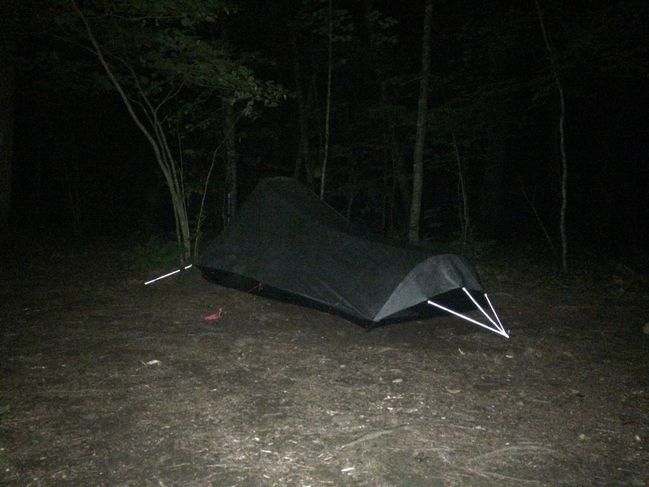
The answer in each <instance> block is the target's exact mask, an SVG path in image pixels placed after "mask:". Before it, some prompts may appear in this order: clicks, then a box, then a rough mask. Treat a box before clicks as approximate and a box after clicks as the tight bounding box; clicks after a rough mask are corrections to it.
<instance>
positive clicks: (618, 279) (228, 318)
mask: <svg viewBox="0 0 649 487" xmlns="http://www.w3.org/2000/svg"><path fill="white" fill-rule="evenodd" d="M0 266H2V267H0V270H1V272H0V275H1V277H2V279H1V282H0V332H1V334H2V335H1V340H0V484H2V485H17V486H18V485H20V486H30V485H34V486H39V485H110V486H112V485H128V486H154V485H155V486H172V485H179V486H204V485H214V486H313V487H315V486H323V485H336V486H338V485H343V486H344V485H350V486H355V485H357V486H364V485H369V486H465V485H469V486H480V485H499V486H508V485H511V486H521V485H531V486H543V485H547V486H591V485H601V486H637V487H640V486H646V485H649V484H648V483H647V481H648V479H649V443H648V441H647V440H648V438H649V419H648V418H649V353H648V352H649V335H646V334H645V333H643V325H644V324H645V323H646V322H649V309H648V307H647V299H646V296H644V295H643V294H642V292H640V293H638V292H637V290H639V289H645V290H646V288H642V285H643V284H642V283H638V282H631V281H630V279H632V278H631V277H628V276H624V275H616V274H615V273H611V274H610V275H609V276H608V277H607V278H606V279H603V280H601V279H600V280H596V282H597V284H593V282H595V280H588V279H584V280H583V281H582V280H579V279H573V282H571V283H569V285H566V284H565V283H562V282H561V281H559V280H557V279H553V278H552V277H551V276H548V275H547V273H546V272H544V271H543V270H542V269H540V268H538V267H535V266H532V265H529V264H526V263H524V262H518V263H516V264H508V265H502V264H501V265H491V266H490V265H487V264H484V263H483V264H482V265H479V266H478V268H479V270H480V272H481V275H482V277H483V280H484V281H485V285H486V287H487V289H488V290H489V291H490V297H491V298H492V301H493V303H494V305H495V307H496V308H497V309H498V311H499V313H500V315H501V318H502V320H503V322H504V323H505V324H506V327H507V328H509V329H511V333H512V337H511V339H510V340H506V339H504V338H502V337H499V336H497V335H495V334H493V333H489V332H487V331H484V330H482V329H480V328H478V327H475V326H473V325H471V324H468V323H465V322H462V321H460V320H458V319H456V318H454V317H446V316H445V317H440V318H436V319H432V320H425V321H418V322H409V323H401V324H395V325H389V326H385V327H381V328H378V329H375V330H372V331H369V332H368V331H366V330H365V329H363V328H362V327H359V326H357V325H355V324H352V323H350V322H349V321H346V320H345V319H343V318H341V317H338V316H334V315H330V314H327V313H323V312H320V311H315V310H312V309H308V308H303V307H299V306H296V305H291V304H287V303H283V302H278V301H271V300H268V299H265V298H262V297H260V296H253V295H250V294H246V293H243V292H239V291H235V290H232V289H227V288H223V287H219V286H216V285H214V284H211V283H209V282H207V281H205V280H203V279H202V278H201V276H200V274H199V273H198V272H192V271H190V272H187V273H185V274H183V275H180V276H176V277H173V278H170V279H167V280H165V281H162V282H159V283H156V284H155V285H152V286H148V287H145V286H143V285H142V282H143V280H144V278H146V277H147V276H146V275H144V274H143V271H142V270H141V269H140V268H134V267H133V266H132V264H130V263H129V259H128V258H127V256H125V255H123V254H121V253H120V252H119V250H117V249H116V248H111V247H107V248H104V249H102V248H95V249H87V250H85V251H84V252H74V253H67V254H66V253H60V252H58V253H56V252H55V253H40V254H36V255H33V256H31V257H24V256H22V257H21V256H20V253H18V252H15V253H13V254H12V253H11V252H7V253H6V255H5V256H3V257H0ZM632 290H636V294H631V293H632ZM643 292H644V291H643ZM219 313H220V317H218V316H219ZM210 315H212V317H213V318H217V317H218V319H213V320H206V319H205V317H209V316H210ZM214 315H216V316H214Z"/></svg>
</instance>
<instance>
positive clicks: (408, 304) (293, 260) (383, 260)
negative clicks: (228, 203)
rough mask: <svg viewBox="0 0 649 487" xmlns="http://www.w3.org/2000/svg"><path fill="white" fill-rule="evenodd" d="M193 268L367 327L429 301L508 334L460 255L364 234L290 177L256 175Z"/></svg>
mask: <svg viewBox="0 0 649 487" xmlns="http://www.w3.org/2000/svg"><path fill="white" fill-rule="evenodd" d="M198 266H199V268H200V269H201V271H202V272H203V274H204V275H205V276H206V277H208V278H211V279H215V280H217V281H221V282H222V281H223V279H224V278H231V277H233V276H235V277H241V278H245V279H248V280H252V281H257V282H259V283H262V284H263V285H264V286H265V287H267V288H269V289H271V290H274V291H279V292H281V293H284V294H285V295H290V296H296V297H299V298H301V299H302V300H304V301H307V302H310V303H313V304H317V305H320V306H324V307H327V308H330V309H332V310H334V311H336V312H339V313H342V314H344V315H347V316H349V317H352V318H356V319H358V320H361V321H365V322H369V323H372V324H377V323H379V322H382V321H384V320H390V319H398V318H402V317H416V316H421V315H422V313H423V312H424V311H425V310H426V309H428V310H430V309H432V308H431V307H430V306H428V305H432V306H435V307H436V308H438V309H442V310H445V311H448V312H450V313H453V314H456V315H458V316H460V317H463V318H465V319H469V320H470V321H473V322H474V323H477V324H479V325H481V326H485V325H483V324H481V323H479V322H477V321H475V320H472V319H471V318H468V317H466V316H465V315H461V314H459V313H458V312H457V311H454V310H451V308H450V306H453V307H454V308H455V310H457V309H458V307H461V306H462V305H466V304H467V303H468V304H470V305H471V307H472V308H473V309H479V310H480V311H482V312H483V314H485V316H486V317H487V318H488V319H489V321H490V322H491V323H493V324H494V325H495V327H496V329H493V327H492V326H490V325H487V326H485V327H486V328H489V329H491V330H492V331H496V333H499V334H501V335H504V336H507V334H506V333H505V331H504V329H502V325H500V321H498V322H497V323H496V321H494V319H492V318H491V317H490V316H489V315H488V314H486V313H485V312H484V307H486V306H487V303H488V305H489V307H491V303H489V302H488V298H487V297H486V294H484V291H483V289H482V286H481V284H480V280H479V278H478V276H477V274H476V272H475V270H474V268H473V266H472V265H471V263H470V262H469V261H467V260H466V259H465V258H464V257H461V256H459V255H453V254H444V255H434V254H432V253H430V252H428V251H426V250H422V249H418V248H406V247H398V246H394V245H390V244H387V243H383V242H381V241H378V240H374V239H371V238H368V237H367V236H366V235H364V234H363V233H362V232H360V231H359V230H357V229H356V228H354V226H352V225H351V224H350V223H349V221H348V220H347V219H345V218H344V217H343V216H341V215H340V214H339V213H337V212H336V211H335V210H334V209H332V208H331V207H330V206H328V205H327V204H326V203H324V202H323V201H321V200H320V199H319V198H318V197H317V195H315V194H314V193H313V192H311V191H310V190H309V189H307V188H306V187H304V186H302V185H301V184H300V183H299V182H297V181H296V180H295V179H292V178H285V177H276V178H269V179H264V180H262V181H261V182H260V183H259V184H258V186H257V187H256V188H255V190H254V191H253V192H252V194H251V195H250V196H249V198H248V199H247V201H246V202H245V203H244V204H243V205H242V207H241V208H240V210H239V211H238V213H237V215H236V217H235V218H233V219H232V221H231V222H230V223H229V224H228V225H227V227H226V228H225V230H224V231H223V232H222V233H221V234H220V235H219V236H218V237H217V238H216V239H215V240H214V241H212V242H210V243H209V244H208V246H207V248H206V250H205V251H204V252H203V253H202V255H201V256H200V259H199V262H198ZM480 303H482V305H481V304H480ZM491 310H492V311H493V308H492V307H491ZM493 315H494V318H495V319H496V320H497V316H496V315H495V312H493Z"/></svg>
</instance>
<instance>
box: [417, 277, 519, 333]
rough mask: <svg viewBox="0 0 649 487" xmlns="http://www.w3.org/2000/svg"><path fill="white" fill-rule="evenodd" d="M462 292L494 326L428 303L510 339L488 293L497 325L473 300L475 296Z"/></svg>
mask: <svg viewBox="0 0 649 487" xmlns="http://www.w3.org/2000/svg"><path fill="white" fill-rule="evenodd" d="M462 291H464V292H465V294H466V295H467V296H469V298H470V299H471V301H473V304H475V305H476V307H477V308H478V310H479V311H480V312H481V313H482V314H483V315H484V316H485V317H486V318H487V319H488V320H489V321H490V322H491V323H492V324H493V326H490V325H486V324H484V323H481V322H479V321H477V320H474V319H473V318H470V317H469V316H466V315H463V314H462V313H458V312H457V311H453V310H452V309H449V308H447V307H446V306H442V305H441V304H438V303H436V302H434V301H431V300H430V299H429V300H427V301H426V302H427V303H428V304H429V305H430V306H434V307H435V308H439V309H441V310H443V311H446V312H447V313H451V314H452V315H454V316H457V317H458V318H461V319H463V320H466V321H469V322H471V323H473V324H476V325H478V326H481V327H482V328H485V329H487V330H489V331H493V332H494V333H497V334H498V335H501V336H504V337H505V338H509V334H508V333H507V331H505V328H504V327H503V325H502V323H501V321H500V318H499V317H498V313H496V310H495V309H494V307H493V305H492V304H491V301H490V300H489V296H487V293H484V297H485V299H486V300H487V303H489V307H490V308H491V311H492V313H493V315H494V317H495V318H496V321H497V322H498V323H496V321H494V320H493V318H492V317H491V316H489V314H488V313H487V312H486V311H485V310H484V309H483V308H482V306H480V305H479V304H478V302H477V301H476V300H475V299H474V298H473V296H471V293H470V292H469V291H468V290H467V288H465V287H463V288H462Z"/></svg>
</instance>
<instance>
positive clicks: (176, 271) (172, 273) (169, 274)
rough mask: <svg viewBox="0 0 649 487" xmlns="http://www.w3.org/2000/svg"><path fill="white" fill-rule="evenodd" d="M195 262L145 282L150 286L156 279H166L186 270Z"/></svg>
mask: <svg viewBox="0 0 649 487" xmlns="http://www.w3.org/2000/svg"><path fill="white" fill-rule="evenodd" d="M192 265H193V264H189V265H186V266H185V267H182V268H180V269H176V270H175V271H171V272H167V273H166V274H165V275H163V276H160V277H156V278H155V279H151V280H150V281H147V282H145V283H144V285H145V286H148V285H149V284H153V283H154V282H156V281H159V280H161V279H165V278H167V277H170V276H173V275H174V274H178V273H179V272H182V271H186V270H187V269H189V268H190V267H191V266H192Z"/></svg>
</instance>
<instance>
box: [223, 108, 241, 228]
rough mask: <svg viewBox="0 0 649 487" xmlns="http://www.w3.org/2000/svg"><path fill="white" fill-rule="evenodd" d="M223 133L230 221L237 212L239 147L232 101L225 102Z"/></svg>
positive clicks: (226, 194)
mask: <svg viewBox="0 0 649 487" xmlns="http://www.w3.org/2000/svg"><path fill="white" fill-rule="evenodd" d="M223 112H224V118H223V129H224V130H223V132H224V134H225V135H224V136H225V208H226V218H227V220H228V221H229V220H230V219H231V218H232V217H233V216H234V214H235V213H236V211H237V160H238V154H237V146H236V135H235V117H234V106H233V104H232V101H230V100H224V101H223Z"/></svg>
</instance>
